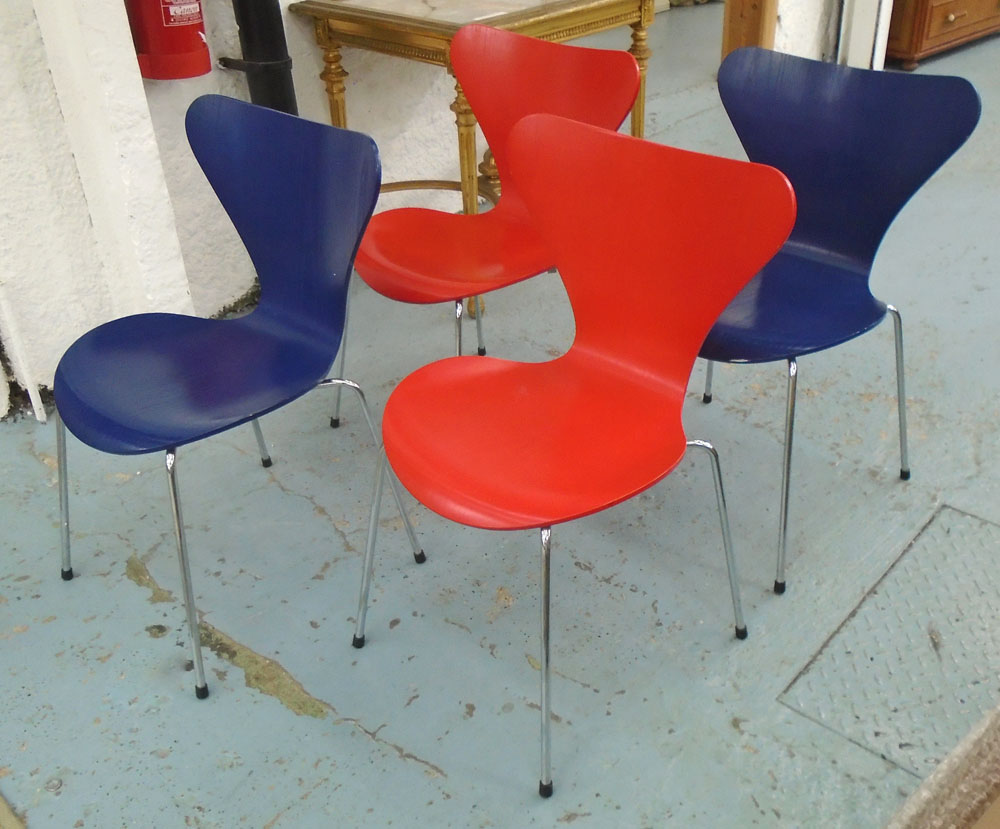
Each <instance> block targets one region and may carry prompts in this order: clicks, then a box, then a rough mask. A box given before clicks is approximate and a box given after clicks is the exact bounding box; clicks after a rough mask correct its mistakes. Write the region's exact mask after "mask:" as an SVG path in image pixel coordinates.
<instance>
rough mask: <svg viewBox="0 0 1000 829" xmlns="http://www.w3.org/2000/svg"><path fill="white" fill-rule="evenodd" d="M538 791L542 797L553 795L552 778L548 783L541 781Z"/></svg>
mask: <svg viewBox="0 0 1000 829" xmlns="http://www.w3.org/2000/svg"><path fill="white" fill-rule="evenodd" d="M538 793H539V794H540V795H541V796H542V797H552V781H551V780H550V781H549V782H548V783H542V782H541V781H539V783H538Z"/></svg>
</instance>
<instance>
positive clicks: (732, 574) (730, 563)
mask: <svg viewBox="0 0 1000 829" xmlns="http://www.w3.org/2000/svg"><path fill="white" fill-rule="evenodd" d="M687 445H688V446H694V447H697V448H698V449H704V450H705V451H706V452H708V456H709V458H711V461H712V477H713V479H714V480H715V500H716V501H717V503H718V505H719V522H720V523H721V524H722V545H723V547H724V548H725V551H726V569H727V570H728V571H729V592H730V593H732V595H733V613H734V614H735V616H736V638H737V639H746V638H747V626H746V623H745V622H744V621H743V603H742V602H741V601H740V584H739V577H738V575H737V572H736V557H735V556H734V555H733V536H732V533H730V531H729V510H728V509H727V508H726V493H725V492H724V491H723V489H722V467H721V466H720V465H719V453H718V452H716V451H715V447H714V446H712V444H711V443H709V442H708V441H705V440H689V441H688V442H687Z"/></svg>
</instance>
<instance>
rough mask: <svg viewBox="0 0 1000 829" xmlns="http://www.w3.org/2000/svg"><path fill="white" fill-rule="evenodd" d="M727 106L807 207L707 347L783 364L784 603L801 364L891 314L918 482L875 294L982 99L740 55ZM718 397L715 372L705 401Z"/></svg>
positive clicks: (728, 358)
mask: <svg viewBox="0 0 1000 829" xmlns="http://www.w3.org/2000/svg"><path fill="white" fill-rule="evenodd" d="M719 94H720V96H721V97H722V102H723V104H724V106H725V108H726V111H727V113H728V114H729V118H730V120H731V121H732V123H733V126H734V127H735V129H736V132H737V134H738V135H739V137H740V140H741V142H742V143H743V146H744V148H745V149H746V152H747V156H748V157H749V158H750V160H751V161H757V162H760V163H763V164H770V165H773V166H775V167H777V168H778V169H780V170H782V171H783V172H784V173H785V174H786V175H787V176H788V178H789V180H790V181H791V182H792V185H793V186H794V188H795V192H796V195H797V198H798V205H799V210H798V217H797V219H796V222H795V227H794V229H793V230H792V233H791V236H790V237H789V240H788V242H787V243H786V244H785V245H784V247H783V248H782V250H781V252H780V253H779V254H778V255H777V256H775V257H774V259H773V260H772V261H771V262H769V263H768V264H767V265H766V266H765V267H764V268H763V269H762V270H761V272H760V273H759V274H758V275H757V276H756V277H755V278H754V279H753V280H752V281H751V282H750V284H749V285H747V287H746V288H745V289H744V290H743V291H741V292H740V294H739V295H738V296H737V297H736V298H735V299H734V300H733V301H732V302H731V303H730V304H729V306H728V307H727V308H726V309H725V310H724V311H723V313H722V315H721V316H720V318H719V320H718V322H717V323H716V324H715V325H714V326H713V328H712V330H711V332H710V333H709V335H708V337H707V338H706V340H705V343H704V345H703V346H702V349H701V356H702V357H705V358H706V359H708V360H710V361H719V362H727V363H760V362H769V361H772V360H785V361H787V363H788V405H787V410H786V424H785V449H784V452H785V455H784V471H783V481H782V495H781V512H780V519H779V522H780V527H779V541H778V566H777V574H776V577H775V591H776V592H779V593H780V592H782V591H783V590H784V587H785V572H784V571H785V555H786V543H787V518H788V515H787V509H788V493H789V481H790V465H791V448H792V432H793V425H794V414H795V385H796V380H797V375H798V364H797V358H798V357H801V356H802V355H805V354H811V353H814V352H817V351H822V350H825V349H827V348H831V347H833V346H836V345H839V344H841V343H843V342H846V341H848V340H851V339H854V338H855V337H858V336H860V335H861V334H863V333H865V332H866V331H868V330H870V329H871V328H873V327H875V326H876V325H878V323H880V322H881V321H882V319H883V318H884V317H885V315H886V313H887V312H889V313H891V314H892V316H893V322H894V330H895V335H896V367H897V394H898V407H899V429H900V454H901V464H900V467H901V468H900V474H901V477H902V478H904V479H906V478H909V475H910V468H909V458H908V453H907V442H906V409H905V402H906V400H905V386H904V381H903V351H902V322H901V319H900V316H899V312H898V311H897V310H896V309H895V308H894V307H892V306H891V305H886V304H885V303H884V302H882V301H881V300H878V299H876V298H875V297H874V296H873V295H872V293H871V291H870V289H869V284H868V278H869V275H870V272H871V268H872V263H873V262H874V259H875V254H876V252H877V251H878V248H879V245H880V243H881V241H882V238H883V236H884V235H885V233H886V231H887V230H888V228H889V225H890V224H891V223H892V221H893V219H894V218H895V217H896V215H897V214H898V213H899V211H900V210H901V209H902V208H903V206H904V205H905V204H906V202H907V201H908V200H909V199H910V197H911V196H913V194H914V193H916V192H917V190H919V189H920V187H921V186H922V185H923V184H924V183H925V182H926V181H927V179H928V178H930V176H931V175H932V174H933V173H934V171H935V170H937V169H938V167H940V166H941V165H942V164H943V163H944V162H945V161H946V160H947V159H948V158H949V157H950V156H951V155H952V153H954V152H955V151H956V150H957V149H958V148H959V147H960V146H961V145H962V144H963V143H964V142H965V140H966V139H967V138H968V136H969V135H970V133H971V132H972V130H973V129H974V128H975V126H976V123H977V121H978V120H979V113H980V103H979V97H978V95H977V94H976V91H975V90H974V89H973V87H972V85H971V84H970V83H969V82H968V81H966V80H964V79H962V78H954V77H938V76H933V75H914V74H909V73H897V72H875V71H872V70H866V69H852V68H849V67H846V66H838V65H836V64H830V63H821V62H819V61H813V60H807V59H805V58H799V57H794V56H792V55H784V54H779V53H777V52H771V51H768V50H765V49H757V48H748V49H740V50H737V51H735V52H733V53H732V54H730V55H729V56H728V57H727V58H726V60H725V61H724V62H723V64H722V67H721V69H720V70H719ZM711 397H712V392H711V363H709V375H708V380H707V383H706V390H705V402H706V403H707V402H709V401H710V400H711Z"/></svg>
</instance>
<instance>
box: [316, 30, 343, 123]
mask: <svg viewBox="0 0 1000 829" xmlns="http://www.w3.org/2000/svg"><path fill="white" fill-rule="evenodd" d="M324 45H325V47H326V49H325V51H324V52H323V63H324V64H326V68H325V69H324V70H323V71H322V72H321V73H320V78H322V79H323V83H324V84H326V97H327V99H328V100H329V101H330V123H331V124H333V125H334V126H335V127H346V126H347V100H346V97H345V95H344V79H345V78H347V70H345V69H344V67H343V66H341V63H340V44H339V43H334V42H332V41H326V43H325V44H324Z"/></svg>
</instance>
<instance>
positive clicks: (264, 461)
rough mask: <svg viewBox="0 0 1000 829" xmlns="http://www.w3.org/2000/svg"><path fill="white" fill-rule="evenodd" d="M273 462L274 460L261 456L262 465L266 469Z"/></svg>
mask: <svg viewBox="0 0 1000 829" xmlns="http://www.w3.org/2000/svg"><path fill="white" fill-rule="evenodd" d="M273 463H274V461H272V460H271V459H270V458H261V459H260V465H261V466H263V467H264V469H267V468H268V467H269V466H271V465H272V464H273Z"/></svg>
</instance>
